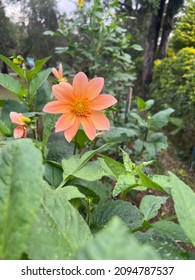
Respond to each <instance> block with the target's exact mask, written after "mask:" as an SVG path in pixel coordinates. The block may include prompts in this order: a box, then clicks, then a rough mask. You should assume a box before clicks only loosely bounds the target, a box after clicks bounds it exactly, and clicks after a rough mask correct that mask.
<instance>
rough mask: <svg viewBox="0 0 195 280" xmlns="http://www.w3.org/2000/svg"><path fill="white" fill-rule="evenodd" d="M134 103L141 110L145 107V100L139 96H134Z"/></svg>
mask: <svg viewBox="0 0 195 280" xmlns="http://www.w3.org/2000/svg"><path fill="white" fill-rule="evenodd" d="M135 103H136V104H137V107H138V110H139V111H143V110H144V109H145V108H146V102H145V101H144V100H143V99H142V98H141V97H139V96H137V97H136V100H135Z"/></svg>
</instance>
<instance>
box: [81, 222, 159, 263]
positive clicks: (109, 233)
mask: <svg viewBox="0 0 195 280" xmlns="http://www.w3.org/2000/svg"><path fill="white" fill-rule="evenodd" d="M76 259H78V260H152V259H153V260H157V259H160V257H159V255H158V254H157V253H156V252H155V250H154V249H153V248H151V247H150V246H148V245H140V244H139V243H138V241H137V240H136V239H135V237H134V236H133V235H132V234H129V232H128V228H127V227H126V226H125V225H124V223H123V222H122V221H121V220H120V219H119V218H117V217H114V218H112V220H111V221H110V222H109V223H108V224H107V225H106V226H105V228H104V229H103V230H101V231H100V232H98V233H97V234H96V236H95V238H94V239H92V240H90V241H89V242H87V243H86V244H85V247H83V248H82V249H81V250H80V251H79V252H78V253H77V255H76Z"/></svg>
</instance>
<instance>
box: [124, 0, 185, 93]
mask: <svg viewBox="0 0 195 280" xmlns="http://www.w3.org/2000/svg"><path fill="white" fill-rule="evenodd" d="M119 3H120V8H121V12H126V13H127V14H128V15H129V16H133V17H135V20H134V24H132V23H130V22H129V26H128V30H129V31H130V32H131V34H133V38H132V39H133V40H134V37H135V38H136V40H137V43H139V44H141V45H142V46H143V47H144V61H143V64H142V69H141V73H140V79H139V83H140V84H141V87H140V88H139V91H140V93H139V94H140V95H142V96H143V97H146V96H147V94H148V92H149V84H150V83H151V81H152V70H153V64H154V60H155V59H156V58H157V57H158V58H163V57H165V55H166V51H167V45H168V41H169V36H170V33H171V31H172V30H173V28H174V20H175V16H176V15H177V13H178V11H179V9H180V8H181V7H182V5H183V3H184V0H169V1H167V0H150V1H143V0H135V1H129V0H125V1H119Z"/></svg>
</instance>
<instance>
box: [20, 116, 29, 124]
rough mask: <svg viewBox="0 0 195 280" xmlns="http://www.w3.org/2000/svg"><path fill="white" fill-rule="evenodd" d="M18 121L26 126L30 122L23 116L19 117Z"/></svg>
mask: <svg viewBox="0 0 195 280" xmlns="http://www.w3.org/2000/svg"><path fill="white" fill-rule="evenodd" d="M19 120H20V121H21V122H24V123H27V124H28V123H30V122H31V120H30V119H29V118H27V117H25V116H22V117H20V119H19Z"/></svg>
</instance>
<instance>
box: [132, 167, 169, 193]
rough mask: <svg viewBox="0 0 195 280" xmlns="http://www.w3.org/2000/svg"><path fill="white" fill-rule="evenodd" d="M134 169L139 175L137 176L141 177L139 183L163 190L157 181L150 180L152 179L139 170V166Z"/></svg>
mask: <svg viewBox="0 0 195 280" xmlns="http://www.w3.org/2000/svg"><path fill="white" fill-rule="evenodd" d="M136 171H137V174H138V175H139V177H140V179H141V183H142V185H143V186H144V187H147V188H149V189H154V190H157V191H161V192H164V190H163V188H162V187H161V186H160V185H158V184H157V183H155V182H154V181H152V179H150V178H149V177H148V176H147V175H146V174H144V173H143V172H142V171H141V170H140V167H139V166H138V167H137V168H136Z"/></svg>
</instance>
